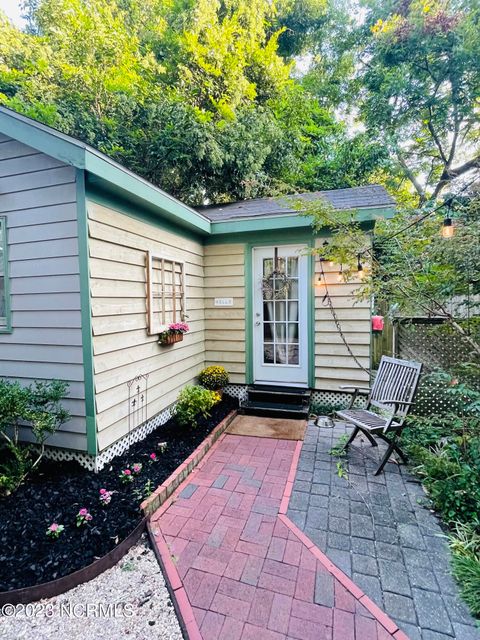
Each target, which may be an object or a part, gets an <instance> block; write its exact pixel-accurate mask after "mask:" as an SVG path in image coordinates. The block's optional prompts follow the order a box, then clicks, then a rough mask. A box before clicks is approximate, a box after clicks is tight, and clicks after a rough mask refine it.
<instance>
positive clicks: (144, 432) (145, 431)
mask: <svg viewBox="0 0 480 640" xmlns="http://www.w3.org/2000/svg"><path fill="white" fill-rule="evenodd" d="M171 416H172V414H171V407H168V408H167V409H164V410H163V411H161V412H160V413H157V415H156V416H154V417H153V418H151V419H150V420H147V422H144V423H143V424H142V425H140V426H139V427H137V428H136V429H134V430H133V431H131V432H130V433H129V434H127V435H125V436H123V438H120V440H117V442H114V443H113V444H112V445H110V446H109V447H108V448H107V449H105V451H102V452H101V453H99V454H98V455H97V456H92V455H90V454H89V453H85V452H83V451H73V450H71V449H59V448H56V447H46V448H45V457H46V458H49V459H51V460H60V461H62V460H76V461H77V462H78V463H80V464H81V465H82V467H85V468H86V469H89V470H90V471H100V470H101V469H103V467H104V466H105V465H106V464H108V463H109V462H110V461H111V460H113V458H115V456H119V455H121V454H122V453H124V451H126V450H127V449H128V448H129V447H130V446H131V445H132V444H135V443H136V442H139V441H140V440H143V439H144V438H146V437H147V436H148V435H149V434H150V433H152V431H154V430H155V429H156V428H157V427H160V426H161V425H162V424H165V423H166V422H167V421H168V420H169V419H170V418H171Z"/></svg>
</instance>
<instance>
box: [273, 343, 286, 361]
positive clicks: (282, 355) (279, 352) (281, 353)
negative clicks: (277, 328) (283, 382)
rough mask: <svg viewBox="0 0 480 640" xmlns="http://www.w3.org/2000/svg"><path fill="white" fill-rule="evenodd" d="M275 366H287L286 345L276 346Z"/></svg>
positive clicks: (279, 344)
mask: <svg viewBox="0 0 480 640" xmlns="http://www.w3.org/2000/svg"><path fill="white" fill-rule="evenodd" d="M275 364H287V345H286V344H281V343H278V344H275Z"/></svg>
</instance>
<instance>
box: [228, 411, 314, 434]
mask: <svg viewBox="0 0 480 640" xmlns="http://www.w3.org/2000/svg"><path fill="white" fill-rule="evenodd" d="M306 426H307V422H306V420H291V419H286V418H262V417H261V416H237V417H236V418H235V419H234V420H233V422H232V423H231V424H230V426H229V427H228V428H227V429H226V433H231V434H233V435H236V436H257V437H258V438H276V439H277V440H303V437H304V435H305V427H306Z"/></svg>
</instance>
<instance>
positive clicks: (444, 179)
mask: <svg viewBox="0 0 480 640" xmlns="http://www.w3.org/2000/svg"><path fill="white" fill-rule="evenodd" d="M472 169H480V155H478V156H476V157H475V158H472V159H471V160H468V161H467V162H464V163H463V164H461V165H460V166H459V167H448V166H446V167H445V169H444V170H443V172H442V175H441V176H440V180H439V181H438V184H437V186H436V187H435V190H434V192H433V195H432V198H436V197H437V196H438V195H439V193H440V192H441V191H442V189H443V188H444V187H445V186H446V185H447V184H448V183H449V182H451V181H452V180H455V178H458V177H460V176H462V175H463V174H465V173H467V172H468V171H471V170H472Z"/></svg>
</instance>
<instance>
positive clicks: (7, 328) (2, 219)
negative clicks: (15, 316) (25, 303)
mask: <svg viewBox="0 0 480 640" xmlns="http://www.w3.org/2000/svg"><path fill="white" fill-rule="evenodd" d="M0 226H1V231H2V237H1V243H2V256H3V258H2V265H3V295H4V297H5V300H4V303H5V304H4V307H5V324H2V325H1V326H0V333H12V310H11V300H10V273H9V263H8V228H7V216H4V215H1V216H0Z"/></svg>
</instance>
